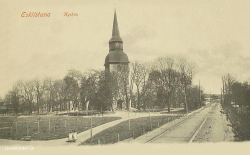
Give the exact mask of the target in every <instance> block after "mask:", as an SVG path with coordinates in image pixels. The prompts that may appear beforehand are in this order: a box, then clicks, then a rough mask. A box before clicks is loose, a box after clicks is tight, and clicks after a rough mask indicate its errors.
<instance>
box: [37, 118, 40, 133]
mask: <svg viewBox="0 0 250 155" xmlns="http://www.w3.org/2000/svg"><path fill="white" fill-rule="evenodd" d="M39 128H40V121H39V120H37V129H38V133H39V131H40V129H39Z"/></svg>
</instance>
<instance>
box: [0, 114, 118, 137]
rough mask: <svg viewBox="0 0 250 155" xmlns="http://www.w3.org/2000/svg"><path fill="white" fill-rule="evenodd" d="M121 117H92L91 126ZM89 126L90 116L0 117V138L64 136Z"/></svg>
mask: <svg viewBox="0 0 250 155" xmlns="http://www.w3.org/2000/svg"><path fill="white" fill-rule="evenodd" d="M118 119H121V118H120V117H93V118H92V127H93V128H94V127H96V126H99V125H102V124H105V123H107V122H111V121H114V120H118ZM90 128H91V118H90V117H81V116H78V117H76V116H74V117H73V116H29V117H17V118H15V117H0V138H2V139H16V140H20V139H21V138H23V137H25V136H31V139H33V140H52V139H61V138H66V137H67V136H68V133H69V132H70V131H72V130H75V131H77V132H78V133H80V132H83V131H85V130H88V129H90Z"/></svg>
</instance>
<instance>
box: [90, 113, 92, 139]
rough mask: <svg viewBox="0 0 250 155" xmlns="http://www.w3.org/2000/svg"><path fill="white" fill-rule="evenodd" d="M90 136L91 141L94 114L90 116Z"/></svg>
mask: <svg viewBox="0 0 250 155" xmlns="http://www.w3.org/2000/svg"><path fill="white" fill-rule="evenodd" d="M90 128H91V129H90V137H91V141H92V116H91V118H90Z"/></svg>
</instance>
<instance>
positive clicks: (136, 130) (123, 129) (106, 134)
mask: <svg viewBox="0 0 250 155" xmlns="http://www.w3.org/2000/svg"><path fill="white" fill-rule="evenodd" d="M179 117H180V116H153V117H151V119H150V118H149V117H142V118H136V119H131V120H130V130H129V120H127V121H124V122H122V123H119V124H117V125H115V126H113V127H111V128H108V129H106V130H103V131H102V132H100V133H98V134H96V135H95V136H93V137H92V139H91V138H90V139H87V140H86V141H84V142H83V143H82V145H97V144H98V143H99V144H113V143H116V142H118V141H123V140H126V139H129V138H136V137H139V136H141V135H143V134H145V133H147V132H149V131H151V130H153V129H156V128H158V127H160V126H162V125H164V124H166V123H168V122H170V121H172V120H174V119H177V118H179Z"/></svg>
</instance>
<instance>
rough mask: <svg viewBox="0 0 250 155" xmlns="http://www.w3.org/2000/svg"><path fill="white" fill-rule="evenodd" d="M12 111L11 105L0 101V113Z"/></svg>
mask: <svg viewBox="0 0 250 155" xmlns="http://www.w3.org/2000/svg"><path fill="white" fill-rule="evenodd" d="M12 112H13V108H12V107H11V105H8V104H7V103H6V102H0V114H9V113H12Z"/></svg>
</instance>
